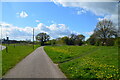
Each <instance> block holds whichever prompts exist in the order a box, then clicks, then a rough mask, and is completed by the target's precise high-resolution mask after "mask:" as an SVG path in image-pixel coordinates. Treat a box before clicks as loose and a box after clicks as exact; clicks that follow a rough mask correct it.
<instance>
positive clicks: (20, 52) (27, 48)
mask: <svg viewBox="0 0 120 80" xmlns="http://www.w3.org/2000/svg"><path fill="white" fill-rule="evenodd" d="M38 47H39V45H34V49H33V47H32V45H29V44H28V45H20V44H16V46H15V47H14V46H13V44H11V45H9V46H8V53H7V52H6V49H4V50H3V51H2V75H4V74H5V73H6V72H7V71H8V70H9V69H11V68H12V67H14V66H15V65H16V64H17V63H18V62H20V61H21V60H22V59H23V58H25V57H26V56H27V55H29V54H30V53H31V52H32V51H34V50H35V49H36V48H38Z"/></svg>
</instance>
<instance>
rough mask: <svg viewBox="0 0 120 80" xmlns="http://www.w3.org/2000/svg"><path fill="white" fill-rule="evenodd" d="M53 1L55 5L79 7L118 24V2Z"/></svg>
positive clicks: (86, 0)
mask: <svg viewBox="0 0 120 80" xmlns="http://www.w3.org/2000/svg"><path fill="white" fill-rule="evenodd" d="M82 1H83V0H70V1H65V0H53V2H54V3H55V4H57V5H58V4H59V5H62V6H63V7H78V8H81V9H83V10H85V11H90V12H92V13H93V14H95V15H96V16H101V17H104V18H106V19H110V20H112V21H113V22H114V23H117V22H118V2H117V1H116V2H115V1H114V2H109V1H113V0H109V1H107V2H104V1H103V2H102V1H100V0H99V1H98V0H94V1H95V2H94V1H93V0H89V1H92V2H89V1H88V0H84V1H83V2H82ZM97 1H98V2H97ZM78 13H80V14H81V11H78ZM99 20H100V18H99Z"/></svg>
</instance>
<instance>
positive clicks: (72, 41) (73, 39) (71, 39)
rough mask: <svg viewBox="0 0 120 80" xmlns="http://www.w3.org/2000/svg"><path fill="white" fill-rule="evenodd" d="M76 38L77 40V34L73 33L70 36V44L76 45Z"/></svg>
mask: <svg viewBox="0 0 120 80" xmlns="http://www.w3.org/2000/svg"><path fill="white" fill-rule="evenodd" d="M75 40H76V35H75V34H71V35H70V38H69V45H74V44H75Z"/></svg>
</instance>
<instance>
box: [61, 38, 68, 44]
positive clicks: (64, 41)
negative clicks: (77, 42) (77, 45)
mask: <svg viewBox="0 0 120 80" xmlns="http://www.w3.org/2000/svg"><path fill="white" fill-rule="evenodd" d="M61 40H62V42H63V43H64V44H66V45H69V37H67V36H65V37H62V38H61Z"/></svg>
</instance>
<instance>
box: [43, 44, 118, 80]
mask: <svg viewBox="0 0 120 80" xmlns="http://www.w3.org/2000/svg"><path fill="white" fill-rule="evenodd" d="M45 51H46V52H47V54H48V55H49V56H50V58H51V59H52V60H53V61H54V62H55V63H59V62H63V61H64V62H63V63H59V67H60V68H61V70H62V71H63V72H64V73H65V75H66V76H67V77H68V78H72V79H73V78H82V79H83V78H98V79H99V78H102V79H103V78H114V79H116V78H119V75H118V48H117V47H115V46H107V47H106V46H53V47H52V46H46V47H45ZM78 56H81V57H78ZM75 57H76V58H75ZM66 60H67V61H66ZM69 60H70V61H69ZM65 61H66V62H65Z"/></svg>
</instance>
